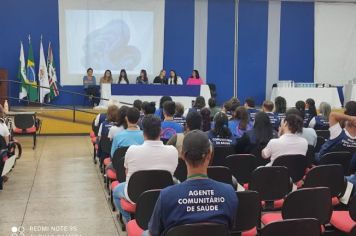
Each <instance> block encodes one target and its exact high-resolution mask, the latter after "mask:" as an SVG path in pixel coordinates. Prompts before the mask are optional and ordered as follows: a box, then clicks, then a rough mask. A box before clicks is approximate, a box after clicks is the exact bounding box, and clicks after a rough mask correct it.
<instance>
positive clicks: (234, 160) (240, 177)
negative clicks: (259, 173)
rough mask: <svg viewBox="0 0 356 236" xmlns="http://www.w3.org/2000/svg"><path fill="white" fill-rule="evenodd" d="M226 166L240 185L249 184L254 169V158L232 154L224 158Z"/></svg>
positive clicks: (250, 155)
mask: <svg viewBox="0 0 356 236" xmlns="http://www.w3.org/2000/svg"><path fill="white" fill-rule="evenodd" d="M226 165H227V167H229V169H230V171H231V174H232V175H233V176H234V177H235V178H236V179H237V182H239V183H240V184H244V183H249V182H250V179H251V174H252V172H253V171H254V170H255V169H256V157H255V156H254V155H252V154H234V155H230V156H227V157H226Z"/></svg>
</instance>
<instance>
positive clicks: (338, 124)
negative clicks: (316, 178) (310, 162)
mask: <svg viewBox="0 0 356 236" xmlns="http://www.w3.org/2000/svg"><path fill="white" fill-rule="evenodd" d="M329 123H330V139H329V140H328V141H327V142H325V143H324V144H323V146H322V147H321V150H320V152H319V153H318V154H317V155H316V163H318V162H319V160H320V159H321V158H322V156H323V155H324V154H326V153H328V152H335V151H348V152H350V153H355V151H356V102H355V101H350V102H348V103H346V105H345V113H344V114H342V113H338V112H331V113H330V116H329ZM342 126H344V127H345V128H342ZM353 158H356V157H355V155H353Z"/></svg>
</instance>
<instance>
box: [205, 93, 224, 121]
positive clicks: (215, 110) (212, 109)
mask: <svg viewBox="0 0 356 236" xmlns="http://www.w3.org/2000/svg"><path fill="white" fill-rule="evenodd" d="M208 105H209V109H210V118H211V119H213V118H214V116H215V115H216V113H218V112H220V111H221V109H220V107H218V106H217V105H216V100H215V98H209V100H208Z"/></svg>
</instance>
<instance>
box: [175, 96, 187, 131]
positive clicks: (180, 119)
mask: <svg viewBox="0 0 356 236" xmlns="http://www.w3.org/2000/svg"><path fill="white" fill-rule="evenodd" d="M173 120H174V121H175V122H177V123H178V124H180V125H181V126H183V127H184V126H185V117H184V105H183V104H182V103H180V102H176V112H175V113H174V117H173Z"/></svg>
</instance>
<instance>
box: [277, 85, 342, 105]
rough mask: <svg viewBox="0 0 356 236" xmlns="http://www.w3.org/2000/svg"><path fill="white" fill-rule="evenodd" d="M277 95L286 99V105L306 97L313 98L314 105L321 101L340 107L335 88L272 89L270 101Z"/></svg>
mask: <svg viewBox="0 0 356 236" xmlns="http://www.w3.org/2000/svg"><path fill="white" fill-rule="evenodd" d="M278 96H282V97H284V98H285V99H286V101H287V107H294V106H295V103H296V102H297V101H299V100H302V101H305V100H306V99H308V98H313V99H314V100H315V105H316V107H319V105H320V103H321V102H327V103H329V104H330V106H331V107H332V108H341V101H340V96H339V92H338V90H337V88H334V87H333V88H281V87H276V88H273V89H272V94H271V101H274V99H275V98H276V97H278Z"/></svg>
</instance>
